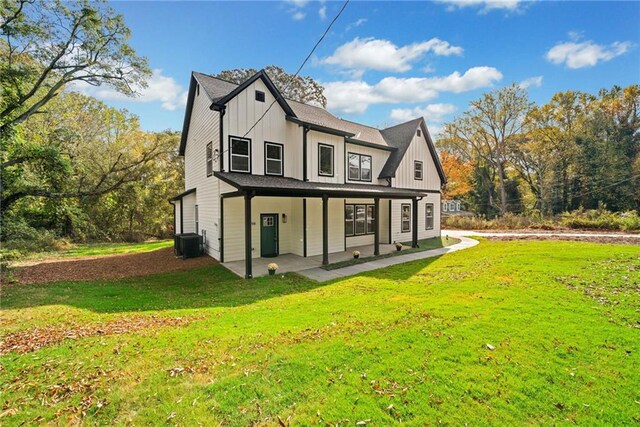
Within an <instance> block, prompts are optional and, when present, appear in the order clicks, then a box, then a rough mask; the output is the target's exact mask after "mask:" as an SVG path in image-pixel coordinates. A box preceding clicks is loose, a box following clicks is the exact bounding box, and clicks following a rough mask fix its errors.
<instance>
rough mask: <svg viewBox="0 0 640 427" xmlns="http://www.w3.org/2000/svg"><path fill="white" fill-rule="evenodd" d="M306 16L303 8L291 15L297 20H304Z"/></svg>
mask: <svg viewBox="0 0 640 427" xmlns="http://www.w3.org/2000/svg"><path fill="white" fill-rule="evenodd" d="M305 16H306V14H305V13H304V12H302V11H301V10H296V11H294V12H292V13H291V17H292V18H293V19H295V20H296V21H301V20H303V19H304V17H305Z"/></svg>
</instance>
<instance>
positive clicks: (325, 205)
mask: <svg viewBox="0 0 640 427" xmlns="http://www.w3.org/2000/svg"><path fill="white" fill-rule="evenodd" d="M327 264H329V196H327V195H326V194H323V195H322V265H327Z"/></svg>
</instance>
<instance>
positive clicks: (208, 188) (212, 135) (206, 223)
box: [183, 90, 220, 259]
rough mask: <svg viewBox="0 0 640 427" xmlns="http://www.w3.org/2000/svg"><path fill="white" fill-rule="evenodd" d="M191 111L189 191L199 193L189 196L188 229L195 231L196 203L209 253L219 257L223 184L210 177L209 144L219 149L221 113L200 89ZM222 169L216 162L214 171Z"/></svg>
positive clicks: (187, 164) (187, 153) (186, 203)
mask: <svg viewBox="0 0 640 427" xmlns="http://www.w3.org/2000/svg"><path fill="white" fill-rule="evenodd" d="M198 92H199V95H195V97H194V102H193V110H192V111H191V123H190V125H189V134H188V135H187V146H186V148H185V153H184V170H185V176H184V182H185V190H189V189H192V188H195V189H196V192H195V194H190V195H188V196H185V198H184V199H183V202H184V210H183V212H184V232H185V233H187V232H195V231H196V230H195V205H198V222H199V230H198V233H199V234H200V235H202V234H203V231H204V232H205V234H206V241H205V252H206V253H207V254H209V255H211V256H212V257H214V258H216V259H219V257H220V250H219V249H220V248H219V242H218V236H219V217H220V199H219V195H220V191H219V190H220V185H219V182H218V180H217V178H215V177H214V176H213V175H212V176H209V177H208V176H207V163H206V162H207V154H206V147H207V144H209V143H210V142H211V143H212V149H213V150H216V149H217V148H218V144H219V132H220V113H219V112H217V111H213V110H211V109H210V108H209V107H210V106H211V99H209V97H208V96H207V95H206V94H205V91H204V90H200V91H196V94H197V93H198ZM217 169H218V164H217V162H215V161H214V165H213V170H214V171H215V170H217Z"/></svg>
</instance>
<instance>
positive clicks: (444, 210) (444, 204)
mask: <svg viewBox="0 0 640 427" xmlns="http://www.w3.org/2000/svg"><path fill="white" fill-rule="evenodd" d="M447 206H449V203H447V202H442V212H446V211H447Z"/></svg>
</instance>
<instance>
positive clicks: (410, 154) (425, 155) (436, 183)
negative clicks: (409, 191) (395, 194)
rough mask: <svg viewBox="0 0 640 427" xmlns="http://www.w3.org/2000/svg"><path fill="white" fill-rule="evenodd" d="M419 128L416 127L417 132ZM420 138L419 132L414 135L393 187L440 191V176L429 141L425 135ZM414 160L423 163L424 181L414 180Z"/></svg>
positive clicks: (397, 171) (422, 134)
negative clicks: (428, 144)
mask: <svg viewBox="0 0 640 427" xmlns="http://www.w3.org/2000/svg"><path fill="white" fill-rule="evenodd" d="M417 130H418V128H417V127H416V131H417ZM420 133H421V135H420V136H418V135H417V132H414V134H413V140H412V141H411V144H410V145H409V147H408V148H407V151H406V152H405V154H404V157H403V158H402V161H401V162H400V165H399V166H398V169H397V170H396V176H395V178H394V179H393V186H394V187H399V188H422V189H425V190H438V191H439V190H440V185H441V181H440V175H438V170H437V169H436V164H435V162H434V159H433V158H432V157H431V152H430V151H429V147H428V146H427V140H426V139H425V136H424V133H422V132H420ZM414 160H419V161H421V162H422V167H423V177H422V180H416V179H415V178H414V169H413V163H414Z"/></svg>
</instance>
